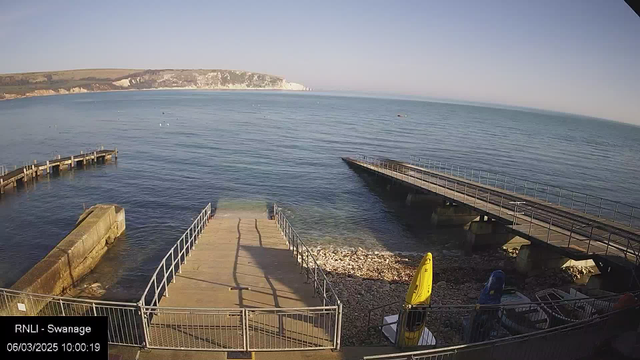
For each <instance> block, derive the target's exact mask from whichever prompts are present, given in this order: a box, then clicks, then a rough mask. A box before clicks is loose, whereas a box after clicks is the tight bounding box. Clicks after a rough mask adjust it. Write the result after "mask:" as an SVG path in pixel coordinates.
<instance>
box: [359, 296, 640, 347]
mask: <svg viewBox="0 0 640 360" xmlns="http://www.w3.org/2000/svg"><path fill="white" fill-rule="evenodd" d="M636 295H637V293H636ZM621 296H622V295H621V294H611V295H606V296H600V297H586V296H585V297H574V298H569V299H563V300H554V301H535V302H518V303H510V304H498V305H477V304H470V305H414V306H408V305H404V303H403V302H402V301H398V302H393V303H389V304H385V305H381V306H378V307H375V308H372V309H370V310H369V316H368V327H367V332H368V334H369V341H368V342H369V343H372V344H388V343H389V342H393V343H396V341H397V339H389V334H393V333H395V334H396V335H398V332H397V331H395V330H393V331H389V330H391V328H392V327H393V328H403V327H404V325H405V324H406V323H409V324H411V323H413V322H415V321H416V320H418V319H420V320H422V319H424V322H425V323H426V327H427V329H428V330H429V332H428V333H425V334H426V335H425V336H424V337H423V342H424V344H425V345H430V346H431V347H443V346H455V345H462V344H471V343H477V342H485V341H490V340H495V339H502V338H508V337H512V336H516V335H520V334H527V333H533V332H537V331H541V330H546V329H551V328H555V327H559V326H563V325H566V324H570V323H575V322H578V321H582V320H587V319H592V318H595V317H597V316H600V315H602V314H606V313H609V312H611V311H613V310H614V309H615V304H616V303H617V302H618V301H619V300H620V298H621ZM389 315H392V316H393V315H398V317H397V319H398V320H395V321H388V320H387V319H392V317H389ZM403 315H406V316H403ZM385 318H386V319H385ZM393 319H395V317H393ZM372 320H373V322H375V324H372ZM409 327H410V326H409Z"/></svg>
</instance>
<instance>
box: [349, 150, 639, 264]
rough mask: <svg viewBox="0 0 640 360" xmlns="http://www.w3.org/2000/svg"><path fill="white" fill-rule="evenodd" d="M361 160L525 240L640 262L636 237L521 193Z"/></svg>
mask: <svg viewBox="0 0 640 360" xmlns="http://www.w3.org/2000/svg"><path fill="white" fill-rule="evenodd" d="M359 161H360V162H361V163H363V164H366V165H368V166H370V167H373V168H376V169H377V170H378V171H379V172H381V173H383V174H386V175H388V176H391V177H394V178H397V179H400V180H403V181H405V182H407V183H410V184H412V185H415V186H417V187H420V188H423V189H425V190H428V191H431V192H434V193H437V194H440V195H443V196H445V197H447V198H450V199H452V200H454V201H456V202H460V203H465V204H466V205H469V206H471V207H473V208H475V209H476V210H477V211H479V212H482V213H486V214H487V215H490V216H491V217H492V218H494V219H496V220H498V221H500V222H502V223H503V224H505V225H507V226H509V227H510V228H512V229H513V230H514V231H515V232H517V233H518V234H519V235H521V236H524V237H528V238H534V239H537V240H540V241H543V242H546V243H548V244H551V245H554V246H557V247H562V248H567V249H571V251H578V252H583V253H585V254H598V255H605V256H606V255H617V256H620V257H623V258H625V259H626V260H628V261H631V262H633V263H635V264H636V265H637V264H640V257H639V256H638V253H639V252H640V239H638V238H637V237H636V236H635V235H634V234H631V233H628V232H625V231H620V230H618V229H615V228H612V227H610V226H606V225H603V224H600V223H595V222H591V221H586V220H584V219H578V218H575V217H572V216H571V214H566V213H565V214H562V213H561V212H562V211H561V209H558V208H555V209H548V208H545V207H544V206H542V207H540V206H538V204H527V203H526V202H525V201H522V200H523V198H522V197H520V195H518V194H515V193H510V192H507V191H502V190H500V189H495V188H492V187H489V186H483V185H482V184H478V183H477V182H471V181H470V180H466V179H464V178H461V177H455V176H453V177H452V176H449V175H443V174H441V173H440V172H439V171H438V172H432V171H430V170H426V169H421V168H418V167H414V166H407V165H404V164H402V163H399V162H396V161H391V160H384V159H378V158H374V157H368V156H361V157H360V158H359Z"/></svg>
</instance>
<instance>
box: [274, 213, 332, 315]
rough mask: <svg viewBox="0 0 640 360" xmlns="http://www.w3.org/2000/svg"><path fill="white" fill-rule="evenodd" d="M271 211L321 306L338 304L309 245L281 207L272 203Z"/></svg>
mask: <svg viewBox="0 0 640 360" xmlns="http://www.w3.org/2000/svg"><path fill="white" fill-rule="evenodd" d="M273 213H274V217H275V219H276V224H278V229H279V230H280V232H281V233H282V235H283V236H284V238H285V240H287V244H288V245H289V250H291V251H292V252H293V256H294V257H295V258H296V261H297V262H298V264H300V268H301V270H302V271H304V273H305V275H306V277H307V281H309V280H310V281H312V284H313V288H314V292H315V294H317V295H319V296H320V297H321V298H322V306H338V305H340V300H339V299H338V295H337V294H336V292H335V290H334V289H333V286H332V285H331V283H330V282H329V280H328V279H327V276H326V274H325V273H324V270H322V267H321V266H320V265H318V261H317V260H316V258H315V256H314V255H313V252H311V250H309V247H307V245H306V244H305V243H304V242H303V241H302V239H301V238H300V235H298V232H297V231H296V230H295V229H294V228H293V227H292V226H291V224H290V223H289V220H288V219H287V217H286V216H285V215H284V213H283V212H282V209H281V208H280V207H278V205H274V206H273Z"/></svg>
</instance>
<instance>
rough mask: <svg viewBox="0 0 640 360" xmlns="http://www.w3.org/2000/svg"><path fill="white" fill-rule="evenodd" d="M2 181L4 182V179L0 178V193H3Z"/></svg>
mask: <svg viewBox="0 0 640 360" xmlns="http://www.w3.org/2000/svg"><path fill="white" fill-rule="evenodd" d="M3 182H4V179H0V194H4V186H2V183H3Z"/></svg>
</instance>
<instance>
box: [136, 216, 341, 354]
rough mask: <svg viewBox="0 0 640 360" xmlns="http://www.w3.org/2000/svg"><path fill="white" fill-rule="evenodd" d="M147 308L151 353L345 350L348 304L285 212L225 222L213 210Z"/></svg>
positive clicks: (181, 247)
mask: <svg viewBox="0 0 640 360" xmlns="http://www.w3.org/2000/svg"><path fill="white" fill-rule="evenodd" d="M292 255H293V256H292ZM141 303H142V304H143V305H144V312H145V315H144V319H145V320H144V322H145V327H144V328H145V333H146V338H147V339H148V341H147V346H148V347H150V348H163V349H192V350H218V351H220V350H222V351H261V350H262V351H264V350H320V349H339V348H340V328H341V327H340V326H341V325H340V322H341V318H342V305H341V303H340V300H338V297H337V295H336V293H335V291H334V290H333V288H332V287H331V284H330V283H329V281H328V280H327V278H326V276H325V274H324V272H323V270H322V269H321V267H320V266H319V265H318V263H317V262H316V260H315V258H314V256H313V254H312V253H311V251H310V250H309V249H308V248H307V247H306V245H305V244H304V243H303V242H302V240H301V239H300V237H299V235H298V234H297V232H296V231H295V230H294V229H293V228H292V227H291V225H290V224H289V222H288V220H287V219H286V217H285V216H284V214H283V213H282V211H281V210H280V208H278V207H277V206H274V210H273V215H272V216H271V218H270V219H257V218H251V219H250V218H226V217H220V218H217V217H215V211H212V209H211V204H209V205H208V206H207V207H206V208H205V209H204V210H203V211H202V213H201V214H200V215H199V216H198V218H197V219H196V220H195V222H194V223H193V225H192V226H191V227H190V228H189V229H188V230H187V231H186V232H185V234H184V235H183V236H182V237H181V238H180V239H179V240H178V242H177V243H176V244H175V245H174V246H173V248H172V249H171V250H170V251H169V252H168V253H167V255H166V256H165V257H164V259H163V260H162V261H161V263H160V265H159V266H158V268H157V269H156V272H155V273H154V275H153V276H152V278H151V281H150V282H149V284H148V285H147V288H146V290H145V292H144V294H143V296H142V299H141Z"/></svg>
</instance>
